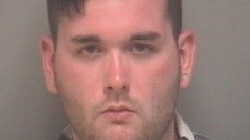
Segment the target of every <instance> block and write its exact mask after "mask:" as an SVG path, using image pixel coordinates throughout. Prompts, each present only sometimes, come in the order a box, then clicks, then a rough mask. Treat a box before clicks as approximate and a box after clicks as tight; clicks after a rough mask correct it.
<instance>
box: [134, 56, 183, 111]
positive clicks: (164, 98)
mask: <svg viewBox="0 0 250 140" xmlns="http://www.w3.org/2000/svg"><path fill="white" fill-rule="evenodd" d="M160 60H161V61H160ZM132 75H133V76H131V78H134V79H132V80H131V81H132V83H131V86H132V91H134V92H132V93H131V94H133V96H134V98H136V99H138V100H139V101H140V102H141V104H143V106H144V108H146V109H147V110H145V111H147V112H148V113H150V112H151V114H152V112H159V110H162V109H163V110H164V108H169V109H170V110H172V109H173V108H174V104H175V102H176V98H177V92H178V89H179V63H178V59H177V58H176V59H167V58H165V59H157V60H156V61H154V62H152V63H150V64H148V65H143V66H141V67H138V66H137V67H136V68H134V70H133V72H132Z"/></svg>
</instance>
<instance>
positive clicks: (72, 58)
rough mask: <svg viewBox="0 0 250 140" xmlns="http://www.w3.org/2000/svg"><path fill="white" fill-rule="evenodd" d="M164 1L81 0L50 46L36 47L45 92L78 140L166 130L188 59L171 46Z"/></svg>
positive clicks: (153, 138)
mask: <svg viewBox="0 0 250 140" xmlns="http://www.w3.org/2000/svg"><path fill="white" fill-rule="evenodd" d="M164 1H165V0H157V1H155V0H132V1H131V0H105V1H102V0H91V1H87V2H86V3H85V6H84V14H82V15H80V14H79V15H78V14H76V15H74V16H73V17H71V18H67V17H64V18H62V20H61V21H60V23H59V29H58V40H57V43H52V41H51V39H48V38H47V39H44V41H42V47H41V48H42V55H43V66H44V71H45V76H46V79H47V86H48V89H49V90H50V91H51V92H53V93H56V94H58V95H59V96H60V97H61V100H62V103H63V105H64V108H65V112H66V114H67V116H68V118H69V121H70V123H71V125H72V127H73V129H74V132H75V134H76V136H77V137H78V138H79V139H81V140H84V139H89V140H90V139H91V140H100V139H101V140H118V139H119V140H157V139H162V138H163V137H168V136H167V135H168V134H169V133H170V131H171V130H172V129H173V114H174V110H175V105H176V100H177V96H178V91H179V87H180V86H186V85H187V84H188V81H189V75H190V71H191V70H190V68H189V67H187V66H186V67H185V65H186V63H190V62H189V61H190V60H191V61H192V56H191V57H190V56H188V57H186V56H185V55H186V52H185V49H182V47H181V46H179V47H177V45H176V43H175V42H174V40H173V36H172V30H171V25H170V21H169V19H167V18H166V17H165V14H164V10H165V6H166V5H165V2H164ZM183 40H185V39H183ZM191 40H192V39H191ZM179 42H181V43H179V44H180V45H182V46H184V47H183V48H185V47H186V46H188V45H186V46H185V45H183V44H185V41H179ZM183 42H184V43H183ZM55 44H56V46H55ZM186 44H187V43H186ZM189 45H190V44H189ZM54 48H55V49H54ZM186 48H187V47H186ZM190 48H192V47H190ZM187 50H188V51H190V49H186V51H187ZM191 52H192V50H191ZM183 66H184V67H183ZM184 72H186V73H187V76H186V79H184V78H182V75H183V73H184ZM183 79H184V80H183Z"/></svg>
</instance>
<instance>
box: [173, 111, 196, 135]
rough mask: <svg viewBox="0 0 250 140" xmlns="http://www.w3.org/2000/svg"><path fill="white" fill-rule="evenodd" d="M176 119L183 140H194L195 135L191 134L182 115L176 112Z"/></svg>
mask: <svg viewBox="0 0 250 140" xmlns="http://www.w3.org/2000/svg"><path fill="white" fill-rule="evenodd" d="M175 114H176V115H175V117H176V121H177V125H178V126H177V127H178V131H179V135H180V138H181V140H182V139H184V140H185V139H186V140H194V135H193V133H192V132H191V130H190V128H189V127H188V125H187V124H186V123H185V122H184V121H183V119H182V117H181V115H180V114H179V113H178V112H176V113H175Z"/></svg>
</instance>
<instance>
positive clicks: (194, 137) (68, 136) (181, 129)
mask: <svg viewBox="0 0 250 140" xmlns="http://www.w3.org/2000/svg"><path fill="white" fill-rule="evenodd" d="M175 114H176V115H175V120H176V121H177V122H176V124H177V128H178V133H179V135H180V140H209V139H208V138H207V137H205V136H202V135H198V134H194V133H192V131H191V130H190V128H189V127H188V125H187V124H186V123H185V122H184V120H183V119H182V117H181V115H180V114H179V113H178V112H176V113H175ZM57 140H73V136H72V128H71V127H70V126H67V127H66V128H65V129H64V131H63V133H62V134H61V135H60V136H59V137H58V139H57Z"/></svg>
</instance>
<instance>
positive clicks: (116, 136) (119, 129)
mask: <svg viewBox="0 0 250 140" xmlns="http://www.w3.org/2000/svg"><path fill="white" fill-rule="evenodd" d="M104 131H105V132H104V135H103V136H104V137H103V138H101V139H102V140H137V139H138V138H137V137H138V136H137V134H138V132H137V131H138V130H136V129H135V128H134V129H133V128H129V127H126V126H121V125H120V126H119V125H117V126H112V127H110V128H108V129H106V130H104Z"/></svg>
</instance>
